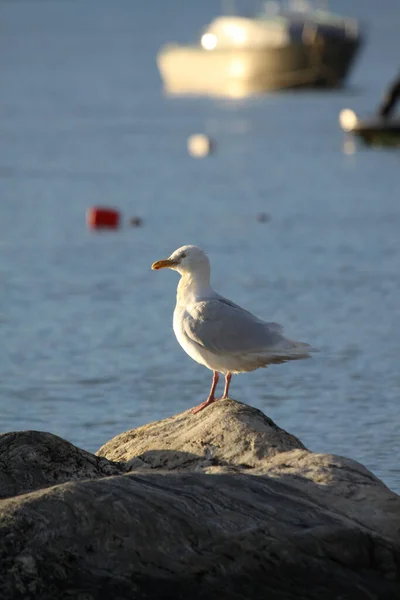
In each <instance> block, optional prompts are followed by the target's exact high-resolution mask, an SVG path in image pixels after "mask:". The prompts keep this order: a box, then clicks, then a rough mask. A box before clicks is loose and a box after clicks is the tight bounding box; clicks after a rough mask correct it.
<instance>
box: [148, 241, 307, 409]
mask: <svg viewBox="0 0 400 600" xmlns="http://www.w3.org/2000/svg"><path fill="white" fill-rule="evenodd" d="M151 268H152V269H154V270H156V271H158V270H159V269H165V268H168V269H172V270H174V271H178V273H179V274H180V276H181V279H180V280H179V283H178V289H177V295H176V307H175V310H174V317H173V328H174V333H175V336H176V338H177V340H178V342H179V344H180V345H181V346H182V348H183V349H184V351H185V352H186V353H187V354H188V355H189V356H190V357H191V358H192V359H193V360H195V361H196V362H198V363H200V364H201V365H204V366H205V367H207V368H208V369H210V370H211V371H213V380H212V385H211V389H210V393H209V395H208V398H207V400H205V402H202V403H201V404H199V406H196V407H195V408H193V413H194V414H196V413H198V412H200V411H201V410H203V409H204V408H206V407H207V406H209V405H210V404H212V403H213V402H215V401H216V400H217V398H216V397H215V389H216V387H217V384H218V380H219V373H222V374H224V375H225V388H224V393H223V395H222V397H221V400H223V399H226V398H228V393H229V385H230V382H231V379H232V374H233V373H235V374H236V373H245V372H248V371H254V370H255V369H258V368H260V367H268V365H271V364H280V363H284V362H286V361H289V360H298V359H302V358H309V357H310V354H309V353H310V352H311V351H312V349H311V346H310V345H309V344H305V343H303V342H296V341H294V340H290V339H288V338H287V337H285V336H284V335H283V328H282V326H281V325H279V324H278V323H267V322H266V321H263V320H261V319H258V318H257V317H256V316H254V315H253V314H251V313H250V312H248V311H247V310H245V309H244V308H241V307H240V306H238V305H237V304H234V303H233V302H231V301H230V300H228V299H227V298H224V297H223V296H220V294H218V293H217V292H215V291H214V290H213V288H212V287H211V285H210V272H211V269H210V261H209V260H208V257H207V255H206V254H205V253H204V252H203V250H202V249H201V248H198V247H197V246H182V247H181V248H178V250H175V252H173V253H172V254H171V256H170V257H169V258H166V259H163V260H158V261H156V262H155V263H153V264H152V267H151Z"/></svg>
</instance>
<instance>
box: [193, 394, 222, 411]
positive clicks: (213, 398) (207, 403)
mask: <svg viewBox="0 0 400 600" xmlns="http://www.w3.org/2000/svg"><path fill="white" fill-rule="evenodd" d="M216 400H217V398H215V397H214V396H209V397H208V398H207V400H206V401H205V402H202V403H201V404H199V405H198V406H195V407H194V408H192V413H193V414H194V415H196V414H197V413H198V412H200V411H201V410H203V408H206V406H209V405H210V404H212V403H213V402H215V401H216Z"/></svg>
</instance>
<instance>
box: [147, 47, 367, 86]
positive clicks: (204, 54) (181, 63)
mask: <svg viewBox="0 0 400 600" xmlns="http://www.w3.org/2000/svg"><path fill="white" fill-rule="evenodd" d="M359 45H360V41H359V39H346V40H340V42H338V40H319V43H317V42H315V43H313V44H305V43H302V42H290V43H288V44H286V45H284V46H282V47H273V48H268V47H264V48H248V49H220V50H213V51H207V50H203V49H202V48H201V47H196V46H192V47H191V46H165V47H164V48H162V49H161V50H160V52H159V54H158V56H157V63H158V68H159V71H160V75H161V78H162V80H163V83H164V88H165V90H166V91H167V92H168V93H171V94H209V95H222V96H235V97H237V96H247V95H251V94H256V93H262V92H266V91H270V90H280V89H290V88H301V87H337V86H340V85H341V84H342V83H343V81H344V80H345V78H346V76H347V74H348V72H349V69H350V67H351V64H352V62H353V60H354V58H355V56H356V53H357V50H358V48H359Z"/></svg>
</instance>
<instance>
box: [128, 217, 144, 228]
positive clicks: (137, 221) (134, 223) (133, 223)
mask: <svg viewBox="0 0 400 600" xmlns="http://www.w3.org/2000/svg"><path fill="white" fill-rule="evenodd" d="M129 224H130V225H131V226H132V227H141V226H142V225H143V220H142V219H141V218H140V217H132V218H131V219H129Z"/></svg>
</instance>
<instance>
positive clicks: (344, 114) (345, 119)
mask: <svg viewBox="0 0 400 600" xmlns="http://www.w3.org/2000/svg"><path fill="white" fill-rule="evenodd" d="M339 123H340V126H341V128H342V129H343V131H352V130H353V129H354V127H355V126H356V125H357V123H358V117H357V115H356V113H355V112H354V110H351V109H350V108H344V109H343V110H341V111H340V113H339Z"/></svg>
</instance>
